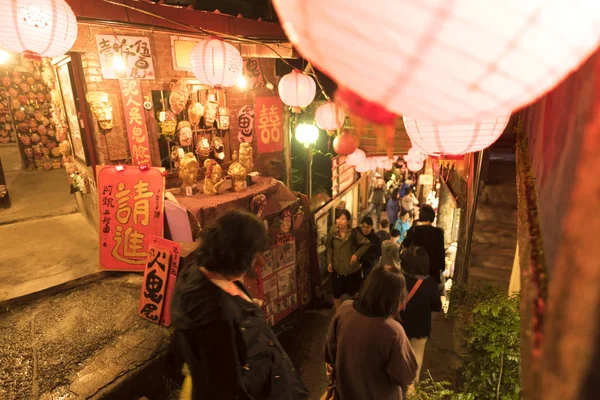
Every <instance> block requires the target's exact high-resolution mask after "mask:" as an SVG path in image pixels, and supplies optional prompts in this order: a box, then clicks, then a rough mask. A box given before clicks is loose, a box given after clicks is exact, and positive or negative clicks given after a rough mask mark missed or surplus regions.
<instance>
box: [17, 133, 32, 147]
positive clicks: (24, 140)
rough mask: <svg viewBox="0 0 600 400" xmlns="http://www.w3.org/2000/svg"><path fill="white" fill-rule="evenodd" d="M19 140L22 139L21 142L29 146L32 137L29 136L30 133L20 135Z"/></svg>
mask: <svg viewBox="0 0 600 400" xmlns="http://www.w3.org/2000/svg"><path fill="white" fill-rule="evenodd" d="M19 140H20V141H21V143H23V144H24V145H25V146H29V145H30V144H31V138H30V137H29V135H20V136H19Z"/></svg>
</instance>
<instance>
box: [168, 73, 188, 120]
mask: <svg viewBox="0 0 600 400" xmlns="http://www.w3.org/2000/svg"><path fill="white" fill-rule="evenodd" d="M189 97H190V91H189V90H188V87H187V85H186V84H185V82H181V81H179V82H176V83H174V84H172V85H171V96H170V97H169V104H170V105H171V110H173V112H174V113H175V115H179V114H181V112H182V111H183V110H185V105H186V104H187V101H188V98H189Z"/></svg>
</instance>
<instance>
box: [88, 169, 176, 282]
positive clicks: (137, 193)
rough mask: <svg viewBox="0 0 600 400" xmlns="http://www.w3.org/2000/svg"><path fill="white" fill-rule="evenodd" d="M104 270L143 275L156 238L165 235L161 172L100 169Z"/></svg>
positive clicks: (101, 245)
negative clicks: (142, 272)
mask: <svg viewBox="0 0 600 400" xmlns="http://www.w3.org/2000/svg"><path fill="white" fill-rule="evenodd" d="M97 173H98V178H97V182H98V194H99V196H100V200H99V208H100V229H99V232H100V266H101V267H102V268H103V269H106V270H113V271H143V270H144V266H145V264H146V258H147V256H148V249H149V245H150V240H151V238H152V236H153V235H156V236H160V237H162V235H163V227H164V220H163V207H164V204H163V203H164V190H165V178H164V177H163V175H162V173H161V171H160V169H158V168H148V169H146V170H142V169H140V168H139V167H132V166H121V165H119V166H102V167H100V166H98V172H97Z"/></svg>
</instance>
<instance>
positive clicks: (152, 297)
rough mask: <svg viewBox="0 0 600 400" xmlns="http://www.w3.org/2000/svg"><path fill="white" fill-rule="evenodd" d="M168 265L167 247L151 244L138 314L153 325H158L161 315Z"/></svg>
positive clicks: (169, 263)
mask: <svg viewBox="0 0 600 400" xmlns="http://www.w3.org/2000/svg"><path fill="white" fill-rule="evenodd" d="M170 265H171V253H170V251H169V249H168V247H166V248H165V247H163V246H161V245H160V244H156V243H151V244H150V247H149V249H148V258H147V260H146V271H145V272H144V282H143V283H142V295H141V297H140V305H139V307H138V314H139V315H140V316H141V317H142V318H144V319H147V320H148V321H150V322H154V323H155V324H158V322H159V320H160V318H161V316H162V313H163V306H164V304H165V291H166V289H167V278H168V276H169V267H170Z"/></svg>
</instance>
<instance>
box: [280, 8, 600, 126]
mask: <svg viewBox="0 0 600 400" xmlns="http://www.w3.org/2000/svg"><path fill="white" fill-rule="evenodd" d="M274 5H275V8H276V10H277V13H278V14H279V17H280V20H281V23H282V26H283V28H284V29H285V31H286V33H287V35H288V37H289V38H290V40H291V41H292V42H293V43H294V46H295V47H296V48H297V49H298V51H299V52H300V53H301V54H302V55H303V56H304V57H306V58H307V59H308V60H310V61H311V62H312V63H313V64H314V65H315V66H317V67H318V68H319V69H320V70H321V71H323V72H325V73H327V74H328V75H329V76H331V77H332V78H333V79H334V80H335V81H337V82H338V83H339V84H341V85H344V86H346V87H348V88H349V89H351V90H352V91H354V92H355V93H357V94H358V95H360V96H362V97H363V98H364V99H366V100H370V101H373V102H376V103H378V104H381V105H383V106H385V107H386V108H387V109H388V110H390V111H393V112H395V113H397V114H406V115H410V116H412V117H415V118H422V119H426V120H432V121H436V122H468V121H478V120H483V119H486V118H493V117H495V116H497V115H501V113H502V112H505V111H506V110H508V111H511V110H516V109H518V108H520V107H523V106H525V105H527V104H528V103H530V102H532V101H534V100H535V99H536V98H538V97H539V96H541V95H543V94H544V93H545V92H547V91H548V90H549V89H551V88H552V87H554V86H555V85H556V84H557V83H558V82H560V81H561V80H562V79H563V78H564V77H565V76H566V75H567V74H568V73H569V72H570V71H572V70H573V69H574V68H577V67H578V66H579V65H580V63H581V62H582V61H583V60H585V59H586V58H587V57H588V56H589V55H590V54H591V53H592V52H594V51H595V50H596V48H597V47H598V45H599V44H600V3H599V1H598V0H502V1H499V0H456V1H441V0H421V1H414V0H395V1H391V0H373V1H359V0H329V1H323V0H302V1H299V0H274Z"/></svg>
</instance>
